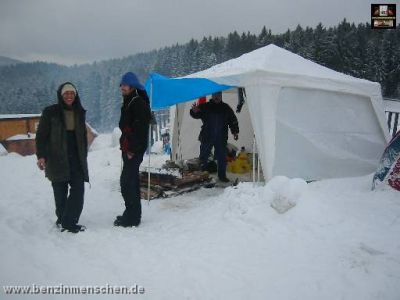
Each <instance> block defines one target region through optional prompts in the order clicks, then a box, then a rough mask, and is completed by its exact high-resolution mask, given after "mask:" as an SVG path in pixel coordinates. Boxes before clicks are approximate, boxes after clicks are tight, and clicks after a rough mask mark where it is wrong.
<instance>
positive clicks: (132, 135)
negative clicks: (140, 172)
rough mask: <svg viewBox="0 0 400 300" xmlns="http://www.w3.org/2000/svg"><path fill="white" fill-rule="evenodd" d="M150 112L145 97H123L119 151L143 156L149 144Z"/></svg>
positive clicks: (135, 95)
mask: <svg viewBox="0 0 400 300" xmlns="http://www.w3.org/2000/svg"><path fill="white" fill-rule="evenodd" d="M150 120H151V110H150V105H149V101H148V98H147V96H146V95H144V94H143V95H139V94H138V93H137V92H136V91H135V93H134V94H133V95H129V96H125V97H124V101H123V104H122V107H121V118H120V120H119V128H120V129H121V132H122V134H121V138H120V146H121V151H122V152H124V153H126V152H131V153H134V154H140V155H143V154H144V152H145V151H146V149H147V146H148V142H149V138H148V135H149V124H150Z"/></svg>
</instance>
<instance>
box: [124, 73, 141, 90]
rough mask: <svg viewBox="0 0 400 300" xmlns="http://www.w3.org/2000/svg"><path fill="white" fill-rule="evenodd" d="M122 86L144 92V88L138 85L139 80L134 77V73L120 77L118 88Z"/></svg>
mask: <svg viewBox="0 0 400 300" xmlns="http://www.w3.org/2000/svg"><path fill="white" fill-rule="evenodd" d="M122 84H125V85H129V86H131V87H134V88H136V89H138V90H144V86H143V85H142V84H141V83H140V81H139V79H138V78H137V76H136V75H135V73H132V72H128V73H126V74H124V76H122V79H121V83H120V86H121V85H122Z"/></svg>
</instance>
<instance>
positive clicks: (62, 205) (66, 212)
mask: <svg viewBox="0 0 400 300" xmlns="http://www.w3.org/2000/svg"><path fill="white" fill-rule="evenodd" d="M67 146H68V163H69V168H70V180H69V181H64V182H52V183H51V184H52V186H53V192H54V200H55V203H56V215H57V218H58V221H60V222H61V224H62V226H63V227H69V226H73V225H75V224H77V223H78V221H79V217H80V216H81V213H82V209H83V198H84V193H85V178H84V175H83V171H82V167H81V163H80V161H79V155H78V149H77V146H76V138H75V132H74V131H67ZM68 189H69V193H68Z"/></svg>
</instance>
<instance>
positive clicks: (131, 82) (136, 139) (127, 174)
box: [114, 72, 151, 227]
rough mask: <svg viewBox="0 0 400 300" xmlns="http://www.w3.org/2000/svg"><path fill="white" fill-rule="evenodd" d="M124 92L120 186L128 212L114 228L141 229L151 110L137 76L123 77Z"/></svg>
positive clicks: (121, 86)
mask: <svg viewBox="0 0 400 300" xmlns="http://www.w3.org/2000/svg"><path fill="white" fill-rule="evenodd" d="M120 89H121V94H122V97H123V103H122V107H121V118H120V120H119V128H120V129H121V132H122V134H121V138H120V148H121V151H122V160H123V167H122V172H121V177H120V184H121V194H122V197H123V198H124V202H125V211H124V213H123V214H122V215H120V216H117V218H116V219H115V221H114V225H115V226H122V227H132V226H139V224H140V222H141V217H142V206H141V202H140V177H139V167H140V164H141V163H142V161H143V155H144V153H145V151H146V148H147V146H148V133H149V126H150V121H151V110H150V105H149V99H148V97H147V94H146V91H145V88H144V86H143V85H142V84H141V83H140V81H139V79H138V78H137V76H136V75H135V74H134V73H132V72H128V73H126V74H124V76H122V79H121V83H120Z"/></svg>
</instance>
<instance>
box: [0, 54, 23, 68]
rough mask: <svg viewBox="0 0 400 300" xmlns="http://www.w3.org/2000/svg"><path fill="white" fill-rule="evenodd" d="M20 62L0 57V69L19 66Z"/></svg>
mask: <svg viewBox="0 0 400 300" xmlns="http://www.w3.org/2000/svg"><path fill="white" fill-rule="evenodd" d="M20 63H22V61H20V60H16V59H13V58H9V57H5V56H0V67H4V66H10V65H16V64H20Z"/></svg>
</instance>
